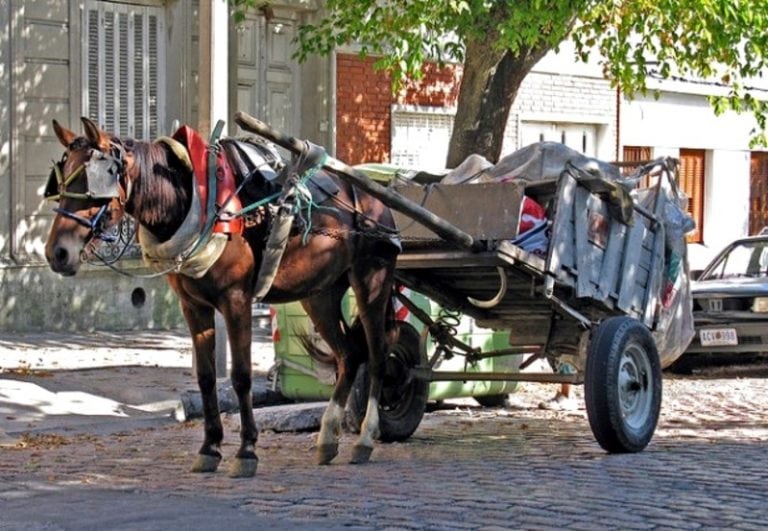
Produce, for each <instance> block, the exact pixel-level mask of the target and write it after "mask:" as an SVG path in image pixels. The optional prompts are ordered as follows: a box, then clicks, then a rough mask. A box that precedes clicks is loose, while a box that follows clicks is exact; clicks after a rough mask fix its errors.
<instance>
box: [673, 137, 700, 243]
mask: <svg viewBox="0 0 768 531" xmlns="http://www.w3.org/2000/svg"><path fill="white" fill-rule="evenodd" d="M679 177H680V183H679V184H680V189H681V190H682V191H683V192H685V195H687V196H688V214H690V215H691V217H692V218H693V220H694V221H695V222H696V229H695V230H694V231H693V232H691V233H689V234H688V242H689V243H701V242H702V241H703V231H702V227H703V222H704V150H703V149H681V150H680V172H679Z"/></svg>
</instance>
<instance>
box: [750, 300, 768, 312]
mask: <svg viewBox="0 0 768 531" xmlns="http://www.w3.org/2000/svg"><path fill="white" fill-rule="evenodd" d="M752 311H753V312H755V313H766V312H768V297H755V301H754V302H753V303H752Z"/></svg>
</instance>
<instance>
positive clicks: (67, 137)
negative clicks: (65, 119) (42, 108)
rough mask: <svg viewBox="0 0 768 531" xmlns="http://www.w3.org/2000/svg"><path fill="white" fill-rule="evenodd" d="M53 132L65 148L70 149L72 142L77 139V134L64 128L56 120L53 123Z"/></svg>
mask: <svg viewBox="0 0 768 531" xmlns="http://www.w3.org/2000/svg"><path fill="white" fill-rule="evenodd" d="M53 132H54V133H56V138H58V139H59V142H61V145H62V146H64V147H69V145H70V144H71V143H72V141H73V140H74V139H75V138H77V134H76V133H75V132H74V131H70V130H69V129H67V128H66V127H63V126H62V125H61V124H60V123H59V122H57V121H56V120H54V121H53Z"/></svg>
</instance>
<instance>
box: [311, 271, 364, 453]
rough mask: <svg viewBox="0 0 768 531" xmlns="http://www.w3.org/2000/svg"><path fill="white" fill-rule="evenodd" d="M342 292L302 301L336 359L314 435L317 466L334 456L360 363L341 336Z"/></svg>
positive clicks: (340, 288) (358, 355)
mask: <svg viewBox="0 0 768 531" xmlns="http://www.w3.org/2000/svg"><path fill="white" fill-rule="evenodd" d="M345 291H346V286H343V285H340V286H337V287H336V288H334V290H333V291H332V292H331V293H330V294H328V293H324V294H322V295H320V296H314V297H311V298H309V299H306V300H304V301H302V306H303V307H304V310H305V311H306V312H307V314H308V315H309V318H310V319H311V320H312V322H313V323H314V325H315V328H316V330H317V332H318V333H319V334H320V337H322V338H323V340H324V341H325V342H326V343H327V344H328V346H329V347H330V348H331V350H332V351H333V352H334V354H335V356H336V358H337V372H338V374H337V380H336V386H335V387H334V390H333V394H332V395H331V399H330V401H329V402H328V406H327V407H326V409H325V412H324V413H323V417H322V419H321V421H320V432H319V433H318V436H317V463H318V464H320V465H327V464H329V463H330V462H331V461H333V459H334V458H335V457H336V456H337V455H338V451H339V439H340V437H341V425H342V421H343V418H344V406H345V404H346V402H347V398H348V397H349V392H350V390H351V389H352V382H353V379H354V376H355V374H356V372H357V368H358V367H359V365H360V363H361V353H360V352H358V351H357V349H356V348H355V345H354V344H353V343H352V342H351V341H350V338H349V337H347V336H346V334H345V330H346V325H345V324H344V321H343V316H342V313H341V299H342V297H343V295H344V292H345Z"/></svg>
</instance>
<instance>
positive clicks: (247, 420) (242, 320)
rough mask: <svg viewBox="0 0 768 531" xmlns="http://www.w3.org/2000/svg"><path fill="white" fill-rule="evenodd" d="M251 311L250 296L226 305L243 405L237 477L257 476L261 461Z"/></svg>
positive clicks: (235, 467) (234, 384)
mask: <svg viewBox="0 0 768 531" xmlns="http://www.w3.org/2000/svg"><path fill="white" fill-rule="evenodd" d="M251 313H252V310H251V302H250V298H248V297H239V296H238V297H230V301H229V305H228V306H227V307H226V308H225V309H224V318H225V320H226V323H227V334H228V336H229V346H230V349H231V351H232V369H231V374H230V377H231V379H232V387H233V388H234V390H235V393H236V394H237V400H238V403H239V407H240V449H239V450H238V451H237V455H236V456H235V461H234V462H233V463H232V465H231V466H230V468H229V476H230V477H233V478H244V477H253V476H254V475H255V474H256V468H257V466H258V463H259V458H258V457H257V456H256V441H257V440H258V438H259V431H258V428H257V427H256V421H255V419H254V416H253V399H252V396H251V386H252V381H253V380H252V375H251V340H252V338H251V327H252V321H251Z"/></svg>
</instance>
